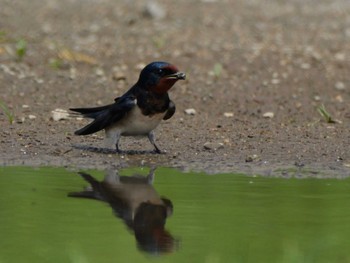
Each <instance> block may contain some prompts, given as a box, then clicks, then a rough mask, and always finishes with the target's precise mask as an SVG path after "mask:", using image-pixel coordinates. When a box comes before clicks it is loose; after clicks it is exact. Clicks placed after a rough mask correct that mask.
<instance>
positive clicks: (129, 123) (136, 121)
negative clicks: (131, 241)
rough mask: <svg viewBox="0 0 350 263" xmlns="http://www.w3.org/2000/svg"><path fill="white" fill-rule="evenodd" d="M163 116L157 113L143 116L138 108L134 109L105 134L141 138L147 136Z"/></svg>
mask: <svg viewBox="0 0 350 263" xmlns="http://www.w3.org/2000/svg"><path fill="white" fill-rule="evenodd" d="M164 115H165V112H164V113H158V114H154V115H151V116H145V115H143V114H142V113H141V110H140V109H139V107H134V108H133V109H132V110H131V111H130V112H129V113H128V114H127V115H126V116H125V117H124V118H123V119H122V120H120V121H119V122H118V123H116V124H115V125H112V126H111V127H109V128H108V131H107V129H106V132H107V133H110V132H116V133H119V134H120V135H122V136H142V135H148V134H149V133H150V132H151V131H152V130H154V129H155V128H156V127H157V126H158V124H159V123H160V122H161V120H162V119H163V117H164Z"/></svg>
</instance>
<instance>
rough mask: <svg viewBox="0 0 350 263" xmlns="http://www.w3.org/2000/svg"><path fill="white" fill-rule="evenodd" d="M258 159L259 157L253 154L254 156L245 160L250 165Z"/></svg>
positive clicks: (249, 156)
mask: <svg viewBox="0 0 350 263" xmlns="http://www.w3.org/2000/svg"><path fill="white" fill-rule="evenodd" d="M256 159H258V155H256V154H252V155H248V156H247V157H246V158H245V161H246V162H247V163H250V162H252V161H254V160H256Z"/></svg>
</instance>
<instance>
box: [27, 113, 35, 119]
mask: <svg viewBox="0 0 350 263" xmlns="http://www.w3.org/2000/svg"><path fill="white" fill-rule="evenodd" d="M28 118H29V119H30V120H34V119H36V116H35V115H32V114H30V115H28Z"/></svg>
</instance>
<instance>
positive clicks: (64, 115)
mask: <svg viewBox="0 0 350 263" xmlns="http://www.w3.org/2000/svg"><path fill="white" fill-rule="evenodd" d="M51 119H52V120H54V121H60V120H67V119H69V113H68V112H67V111H66V110H63V109H55V110H53V111H51Z"/></svg>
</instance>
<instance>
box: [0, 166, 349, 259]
mask: <svg viewBox="0 0 350 263" xmlns="http://www.w3.org/2000/svg"><path fill="white" fill-rule="evenodd" d="M85 172H86V173H87V174H90V175H91V176H92V177H93V178H95V179H96V180H97V181H100V182H101V181H103V178H104V176H105V172H104V171H85ZM135 173H138V174H141V175H143V176H147V174H148V173H149V169H147V168H143V169H141V168H135V169H126V170H122V171H119V174H121V175H126V176H131V175H133V174H135ZM0 185H1V191H0V236H1V238H0V262H1V263H3V262H4V263H5V262H150V261H157V262H350V252H349V250H348V248H349V247H350V241H349V237H350V224H349V222H350V209H349V207H350V193H349V189H350V188H349V187H350V180H349V179H344V180H337V179H334V180H332V179H281V178H266V177H247V176H245V175H239V174H218V175H206V174H200V173H181V172H179V171H177V170H173V169H166V168H158V169H157V170H156V171H155V178H154V182H153V187H154V190H155V191H156V193H158V194H159V196H162V197H165V198H166V199H168V200H170V201H171V203H172V206H173V213H172V215H171V216H170V215H169V217H166V218H165V226H164V231H166V233H168V234H169V235H170V236H171V237H172V238H173V240H174V243H173V246H172V247H171V249H168V250H167V251H166V252H165V251H161V250H159V251H158V252H157V250H156V249H153V250H152V249H150V250H149V251H147V250H145V249H142V248H140V246H139V245H138V242H137V240H136V237H135V236H136V235H135V232H134V231H133V229H132V228H130V227H128V226H127V223H126V222H127V220H123V219H122V218H121V217H118V216H117V214H116V212H115V209H114V210H113V207H112V205H111V204H110V203H108V202H101V201H96V200H94V199H91V198H90V199H86V198H73V197H68V194H69V193H72V192H81V191H83V190H84V187H86V186H88V185H89V183H88V182H87V181H85V180H84V179H83V178H82V177H81V176H79V175H78V174H77V172H76V171H69V170H66V169H63V168H40V169H34V168H26V167H2V168H0ZM156 232H157V233H159V231H158V230H157V231H156Z"/></svg>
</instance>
